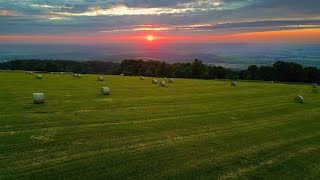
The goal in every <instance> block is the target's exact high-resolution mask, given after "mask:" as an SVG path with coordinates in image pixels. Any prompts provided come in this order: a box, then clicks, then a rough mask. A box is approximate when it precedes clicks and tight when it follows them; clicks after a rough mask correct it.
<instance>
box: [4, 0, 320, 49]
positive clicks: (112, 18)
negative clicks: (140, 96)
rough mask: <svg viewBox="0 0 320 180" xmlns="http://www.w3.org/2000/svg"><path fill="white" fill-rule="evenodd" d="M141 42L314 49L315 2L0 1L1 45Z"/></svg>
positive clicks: (319, 23) (319, 14) (319, 34)
mask: <svg viewBox="0 0 320 180" xmlns="http://www.w3.org/2000/svg"><path fill="white" fill-rule="evenodd" d="M150 35H152V36H153V38H152V39H151V38H150ZM141 40H143V41H148V40H149V41H150V40H152V41H159V42H160V41H164V42H165V41H168V42H176V41H192V42H196V41H210V42H255V43H256V42H258V43H259V42H268V43H313V44H314V43H316V44H319V43H320V1H319V0H0V43H7V42H36V41H39V42H61V43H65V42H70V41H81V42H85V41H93V42H98V41H100V42H101V41H141Z"/></svg>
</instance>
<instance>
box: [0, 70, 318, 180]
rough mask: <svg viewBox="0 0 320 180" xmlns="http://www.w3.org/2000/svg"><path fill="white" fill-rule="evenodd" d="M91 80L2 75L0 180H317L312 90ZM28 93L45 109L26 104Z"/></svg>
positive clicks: (315, 96)
mask: <svg viewBox="0 0 320 180" xmlns="http://www.w3.org/2000/svg"><path fill="white" fill-rule="evenodd" d="M97 76H98V75H83V76H82V78H81V79H78V78H74V77H72V75H60V74H44V79H43V80H36V79H35V75H27V74H25V73H18V72H14V73H12V72H1V73H0V85H1V86H0V109H1V111H0V142H1V143H0V179H11V178H12V179H16V178H22V179H24V178H26V179H30V178H36V179H38V178H40V179H57V178H66V179H74V178H76V179H100V178H104V179H106V178H109V179H167V178H170V179H171V178H172V179H246V178H250V179H301V178H307V179H316V178H318V177H319V176H320V163H319V162H320V155H319V153H320V141H319V139H320V106H319V104H320V98H319V95H318V94H313V93H311V87H310V86H309V85H294V84H278V83H275V84H270V83H264V82H238V86H237V87H232V86H230V82H228V81H213V80H190V79H176V80H175V83H173V84H167V87H165V88H161V87H159V86H157V85H152V84H151V80H152V78H145V80H144V81H141V80H139V77H125V78H123V77H121V76H104V77H105V81H104V82H99V81H97ZM158 80H161V79H158ZM158 82H159V81H158ZM102 86H108V87H110V89H111V95H110V96H102V95H100V87H102ZM34 92H44V93H45V96H46V103H45V104H44V105H34V104H32V93H34ZM296 95H302V96H304V98H305V101H306V102H305V103H304V104H297V103H294V102H293V98H294V97H295V96H296Z"/></svg>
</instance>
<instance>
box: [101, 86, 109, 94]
mask: <svg viewBox="0 0 320 180" xmlns="http://www.w3.org/2000/svg"><path fill="white" fill-rule="evenodd" d="M101 94H102V95H109V94H110V88H109V87H102V88H101Z"/></svg>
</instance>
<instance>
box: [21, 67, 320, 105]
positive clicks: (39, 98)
mask: <svg viewBox="0 0 320 180" xmlns="http://www.w3.org/2000/svg"><path fill="white" fill-rule="evenodd" d="M27 74H33V72H30V71H28V72H27ZM73 76H74V77H75V78H81V74H73ZM120 76H122V77H124V74H120ZM36 78H37V79H43V76H42V75H39V74H38V75H36ZM97 80H98V81H104V78H103V76H98V78H97ZM140 80H144V76H140ZM167 82H168V83H173V79H172V78H169V79H168V80H167ZM151 83H152V84H158V80H157V79H152V81H151ZM270 83H273V81H270ZM230 85H231V86H237V82H236V81H231V82H230ZM159 86H160V87H165V86H166V83H165V81H160V83H159ZM311 87H312V93H318V86H317V84H312V86H311ZM100 91H101V94H102V95H110V88H109V87H102V88H101V90H100ZM33 102H34V104H43V103H44V93H34V94H33ZM294 102H296V103H304V98H303V97H302V96H301V95H298V96H296V97H295V98H294Z"/></svg>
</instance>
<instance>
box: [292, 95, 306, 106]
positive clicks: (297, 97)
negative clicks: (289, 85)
mask: <svg viewBox="0 0 320 180" xmlns="http://www.w3.org/2000/svg"><path fill="white" fill-rule="evenodd" d="M294 102H296V103H300V104H302V103H303V102H304V99H303V97H302V96H300V95H299V96H296V97H295V98H294Z"/></svg>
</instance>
